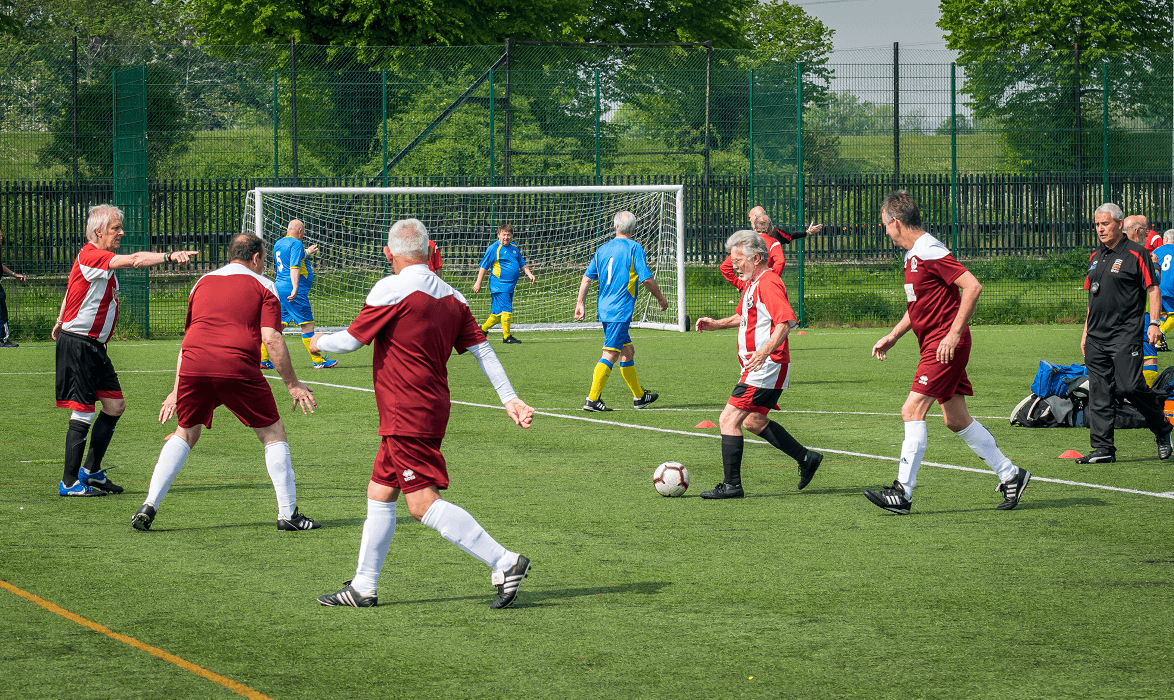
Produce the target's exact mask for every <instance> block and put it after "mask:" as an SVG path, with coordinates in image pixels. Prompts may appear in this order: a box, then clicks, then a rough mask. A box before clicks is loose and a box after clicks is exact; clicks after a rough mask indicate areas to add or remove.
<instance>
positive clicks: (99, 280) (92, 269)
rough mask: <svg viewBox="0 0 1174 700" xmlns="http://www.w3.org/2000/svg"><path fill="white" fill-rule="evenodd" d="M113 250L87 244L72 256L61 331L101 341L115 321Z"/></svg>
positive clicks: (107, 336)
mask: <svg viewBox="0 0 1174 700" xmlns="http://www.w3.org/2000/svg"><path fill="white" fill-rule="evenodd" d="M113 257H114V253H113V252H111V251H109V250H102V249H101V248H99V247H98V246H96V245H94V244H93V243H87V244H85V246H83V247H82V249H81V252H79V253H78V254H77V257H76V258H74V261H73V267H72V268H71V269H70V271H69V284H68V286H67V287H66V288H65V309H64V310H63V313H62V314H61V322H62V323H61V330H63V331H65V332H67V333H74V334H76V335H84V336H89V337H90V338H93V339H94V340H97V341H98V342H99V343H105V342H106V341H108V340H110V332H111V331H113V330H114V324H115V323H117V322H118V278H117V277H115V276H114V270H111V269H110V260H111V259H112V258H113Z"/></svg>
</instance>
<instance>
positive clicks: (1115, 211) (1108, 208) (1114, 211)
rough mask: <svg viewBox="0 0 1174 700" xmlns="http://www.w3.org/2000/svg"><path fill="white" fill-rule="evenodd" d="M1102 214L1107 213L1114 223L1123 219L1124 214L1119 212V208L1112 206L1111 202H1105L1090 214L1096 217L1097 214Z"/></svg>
mask: <svg viewBox="0 0 1174 700" xmlns="http://www.w3.org/2000/svg"><path fill="white" fill-rule="evenodd" d="M1103 212H1108V214H1109V216H1111V217H1113V220H1114V221H1120V220H1122V219H1124V218H1125V212H1123V211H1121V207H1119V206H1117V205H1116V204H1113V203H1112V202H1105V203H1104V204H1102V205H1101V206H1099V207H1097V209H1096V211H1094V212H1093V213H1092V214H1093V216H1096V215H1097V214H1101V213H1103Z"/></svg>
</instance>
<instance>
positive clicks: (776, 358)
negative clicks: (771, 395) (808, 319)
mask: <svg viewBox="0 0 1174 700" xmlns="http://www.w3.org/2000/svg"><path fill="white" fill-rule="evenodd" d="M738 315H739V316H741V317H742V321H741V323H740V324H739V325H738V364H739V365H740V366H741V367H743V370H742V378H741V380H740V381H741V382H742V383H743V384H749V385H750V386H757V387H763V388H766V389H782V388H784V387H785V385H786V380H787V376H788V373H787V371H786V367H787V365H788V364H790V362H791V352H790V349H789V348H788V347H787V343H788V341H787V340H786V339H784V340H783V342H782V343H780V344H779V346H778V347H777V348H775V351H774V352H772V353H771V354H770V357H768V358H767V360H766V362H764V363H763V365H762V367H759V368H758V369H756V370H754V371H753V372H747V371H746V370H745V369H744V368H745V366H746V362H747V360H749V359H750V356H751V355H753V354H754V353H755V352H756V351H757V350H758V349H759V348H761V347H762V346H764V345H766V344H767V341H769V340H770V336H771V334H772V333H773V332H774V330H775V328H777V327H778V325H779V324H780V323H789V324H791V325H793V326H794V325H798V323H797V321H796V319H795V312H794V311H793V310H792V309H791V302H790V301H788V300H787V288H786V287H785V286H784V285H783V281H782V280H781V279H779V276H778V274H777V273H775V272H774V271H773V270H766V271H765V272H763V273H762V274H761V275H759V276H758V279H756V280H754V281H753V282H751V283H749V284H747V285H746V287H745V289H743V291H742V301H741V303H740V304H739V305H738Z"/></svg>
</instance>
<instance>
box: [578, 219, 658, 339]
mask: <svg viewBox="0 0 1174 700" xmlns="http://www.w3.org/2000/svg"><path fill="white" fill-rule="evenodd" d="M584 274H585V276H586V277H588V278H590V279H593V280H596V281H598V282H599V297H598V301H597V308H598V311H599V320H600V321H604V322H606V323H615V322H617V321H618V322H623V321H631V320H632V313H633V311H634V310H635V308H636V294H637V292H638V290H639V285H640V283H641V282H643V281H644V280H646V279H648V278H650V277H652V270H650V269H648V261H647V259H646V258H645V257H644V248H643V247H642V246H641V245H640V244H639V243H637V242H636V241H634V240H632V239H630V238H615V239H612V240H610V241H608V242H607V243H604V244H603V245H601V246H599V250H597V251H595V256H594V257H592V258H591V264H589V265H588V266H587V272H586V273H584Z"/></svg>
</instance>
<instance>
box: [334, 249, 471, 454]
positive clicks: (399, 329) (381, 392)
mask: <svg viewBox="0 0 1174 700" xmlns="http://www.w3.org/2000/svg"><path fill="white" fill-rule="evenodd" d="M347 332H348V333H350V335H351V336H352V337H354V338H355V339H356V340H358V341H359V342H360V343H362V344H364V345H369V344H372V343H374V348H375V353H374V358H373V366H372V370H371V374H372V377H373V381H374V384H375V405H376V406H377V407H378V409H379V434H380V435H398V436H403V437H443V436H444V431H445V428H447V427H448V415H449V410H450V408H451V406H450V404H449V393H448V358H449V357H450V356H452V351H453V350H454V349H455V350H456V351H457V352H458V353H463V352H464V351H465V350H466V349H467V348H470V347H472V346H474V345H480V344H481V343H484V342H485V334H483V333H482V332H481V328H480V327H479V326H478V325H477V321H476V320H475V319H474V318H473V313H472V312H471V311H469V305H468V303H467V302H466V301H465V297H464V296H462V295H461V293H460V292H458V291H456V290H455V289H453V288H452V287H450V286H449V285H448V284H447V283H445V281H444V280H442V279H440V278H439V277H437V276H436V275H435V274H433V273H432V272H431V271H430V270H429V269H428V267H427V266H426V265H423V264H420V265H411V266H409V267H406V268H404V269H403V270H402V271H401V272H400V273H399V274H398V275H391V276H390V277H384V278H383V279H381V280H379V281H378V282H377V283H375V287H374V288H373V289H372V290H371V293H370V294H368V295H367V300H366V302H365V303H364V304H363V310H362V311H361V312H360V313H359V316H358V318H356V319H355V320H354V322H352V323H351V325H350V327H349V328H348V329H347Z"/></svg>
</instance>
